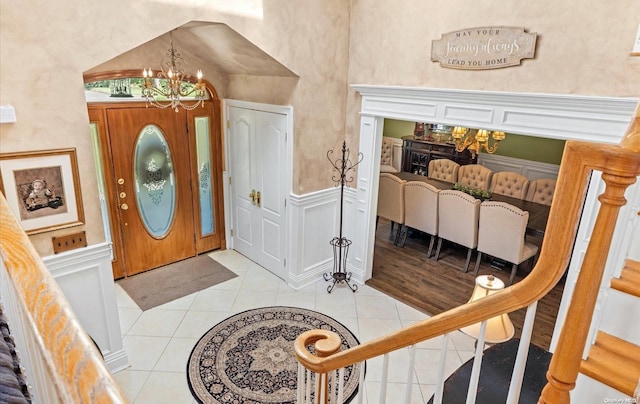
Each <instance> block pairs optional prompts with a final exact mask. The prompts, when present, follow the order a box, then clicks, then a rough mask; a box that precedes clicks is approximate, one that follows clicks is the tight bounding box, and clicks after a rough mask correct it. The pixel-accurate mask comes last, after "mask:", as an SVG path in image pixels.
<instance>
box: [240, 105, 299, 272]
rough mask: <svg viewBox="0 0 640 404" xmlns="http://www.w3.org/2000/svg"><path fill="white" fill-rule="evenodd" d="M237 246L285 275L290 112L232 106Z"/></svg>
mask: <svg viewBox="0 0 640 404" xmlns="http://www.w3.org/2000/svg"><path fill="white" fill-rule="evenodd" d="M228 119H229V142H230V160H231V161H230V165H229V166H230V168H231V173H230V176H231V197H232V200H231V206H232V211H233V247H234V249H235V250H237V251H238V252H240V253H241V254H243V255H245V256H246V257H248V258H249V259H251V260H253V261H255V262H256V263H258V264H260V265H262V266H264V267H265V268H267V269H268V270H270V271H271V272H273V273H274V274H276V275H278V276H279V277H281V278H284V277H285V273H284V265H285V263H284V258H285V240H286V231H285V229H286V215H285V208H286V205H285V200H286V189H287V188H286V183H285V181H286V161H287V160H286V155H285V153H286V127H287V125H286V115H283V114H278V113H271V112H264V111H256V110H252V109H246V108H239V107H229V109H228Z"/></svg>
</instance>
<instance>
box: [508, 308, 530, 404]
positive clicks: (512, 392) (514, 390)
mask: <svg viewBox="0 0 640 404" xmlns="http://www.w3.org/2000/svg"><path fill="white" fill-rule="evenodd" d="M537 306H538V302H533V303H531V304H530V305H529V307H527V314H526V315H525V317H524V324H523V325H522V334H521V335H520V344H519V345H518V356H516V363H515V364H514V365H513V373H512V374H511V383H510V384H509V395H508V396H507V403H508V404H517V403H518V400H519V399H520V389H521V388H522V379H523V378H524V369H525V366H526V365H527V356H528V355H529V343H530V342H531V333H532V332H533V322H534V321H535V319H536V308H537Z"/></svg>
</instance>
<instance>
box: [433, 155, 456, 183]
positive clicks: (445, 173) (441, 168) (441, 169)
mask: <svg viewBox="0 0 640 404" xmlns="http://www.w3.org/2000/svg"><path fill="white" fill-rule="evenodd" d="M459 168H460V164H458V163H456V162H455V161H453V160H449V159H436V160H431V161H430V162H429V168H428V177H429V178H435V179H437V180H442V181H447V182H456V181H457V180H458V169H459Z"/></svg>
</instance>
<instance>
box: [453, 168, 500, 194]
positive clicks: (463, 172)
mask: <svg viewBox="0 0 640 404" xmlns="http://www.w3.org/2000/svg"><path fill="white" fill-rule="evenodd" d="M491 174H493V172H492V171H491V169H489V168H487V167H485V166H482V165H480V164H467V165H462V166H460V169H459V170H458V180H457V181H456V182H458V183H460V184H463V185H468V186H470V187H473V188H478V189H483V190H489V184H490V182H491Z"/></svg>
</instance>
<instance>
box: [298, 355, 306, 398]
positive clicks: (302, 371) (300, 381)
mask: <svg viewBox="0 0 640 404" xmlns="http://www.w3.org/2000/svg"><path fill="white" fill-rule="evenodd" d="M304 374H305V367H304V366H302V364H301V363H300V362H298V387H297V388H298V390H297V391H296V393H297V394H296V402H298V403H300V404H304V403H305V402H306V400H305V397H304V390H305V378H304Z"/></svg>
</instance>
